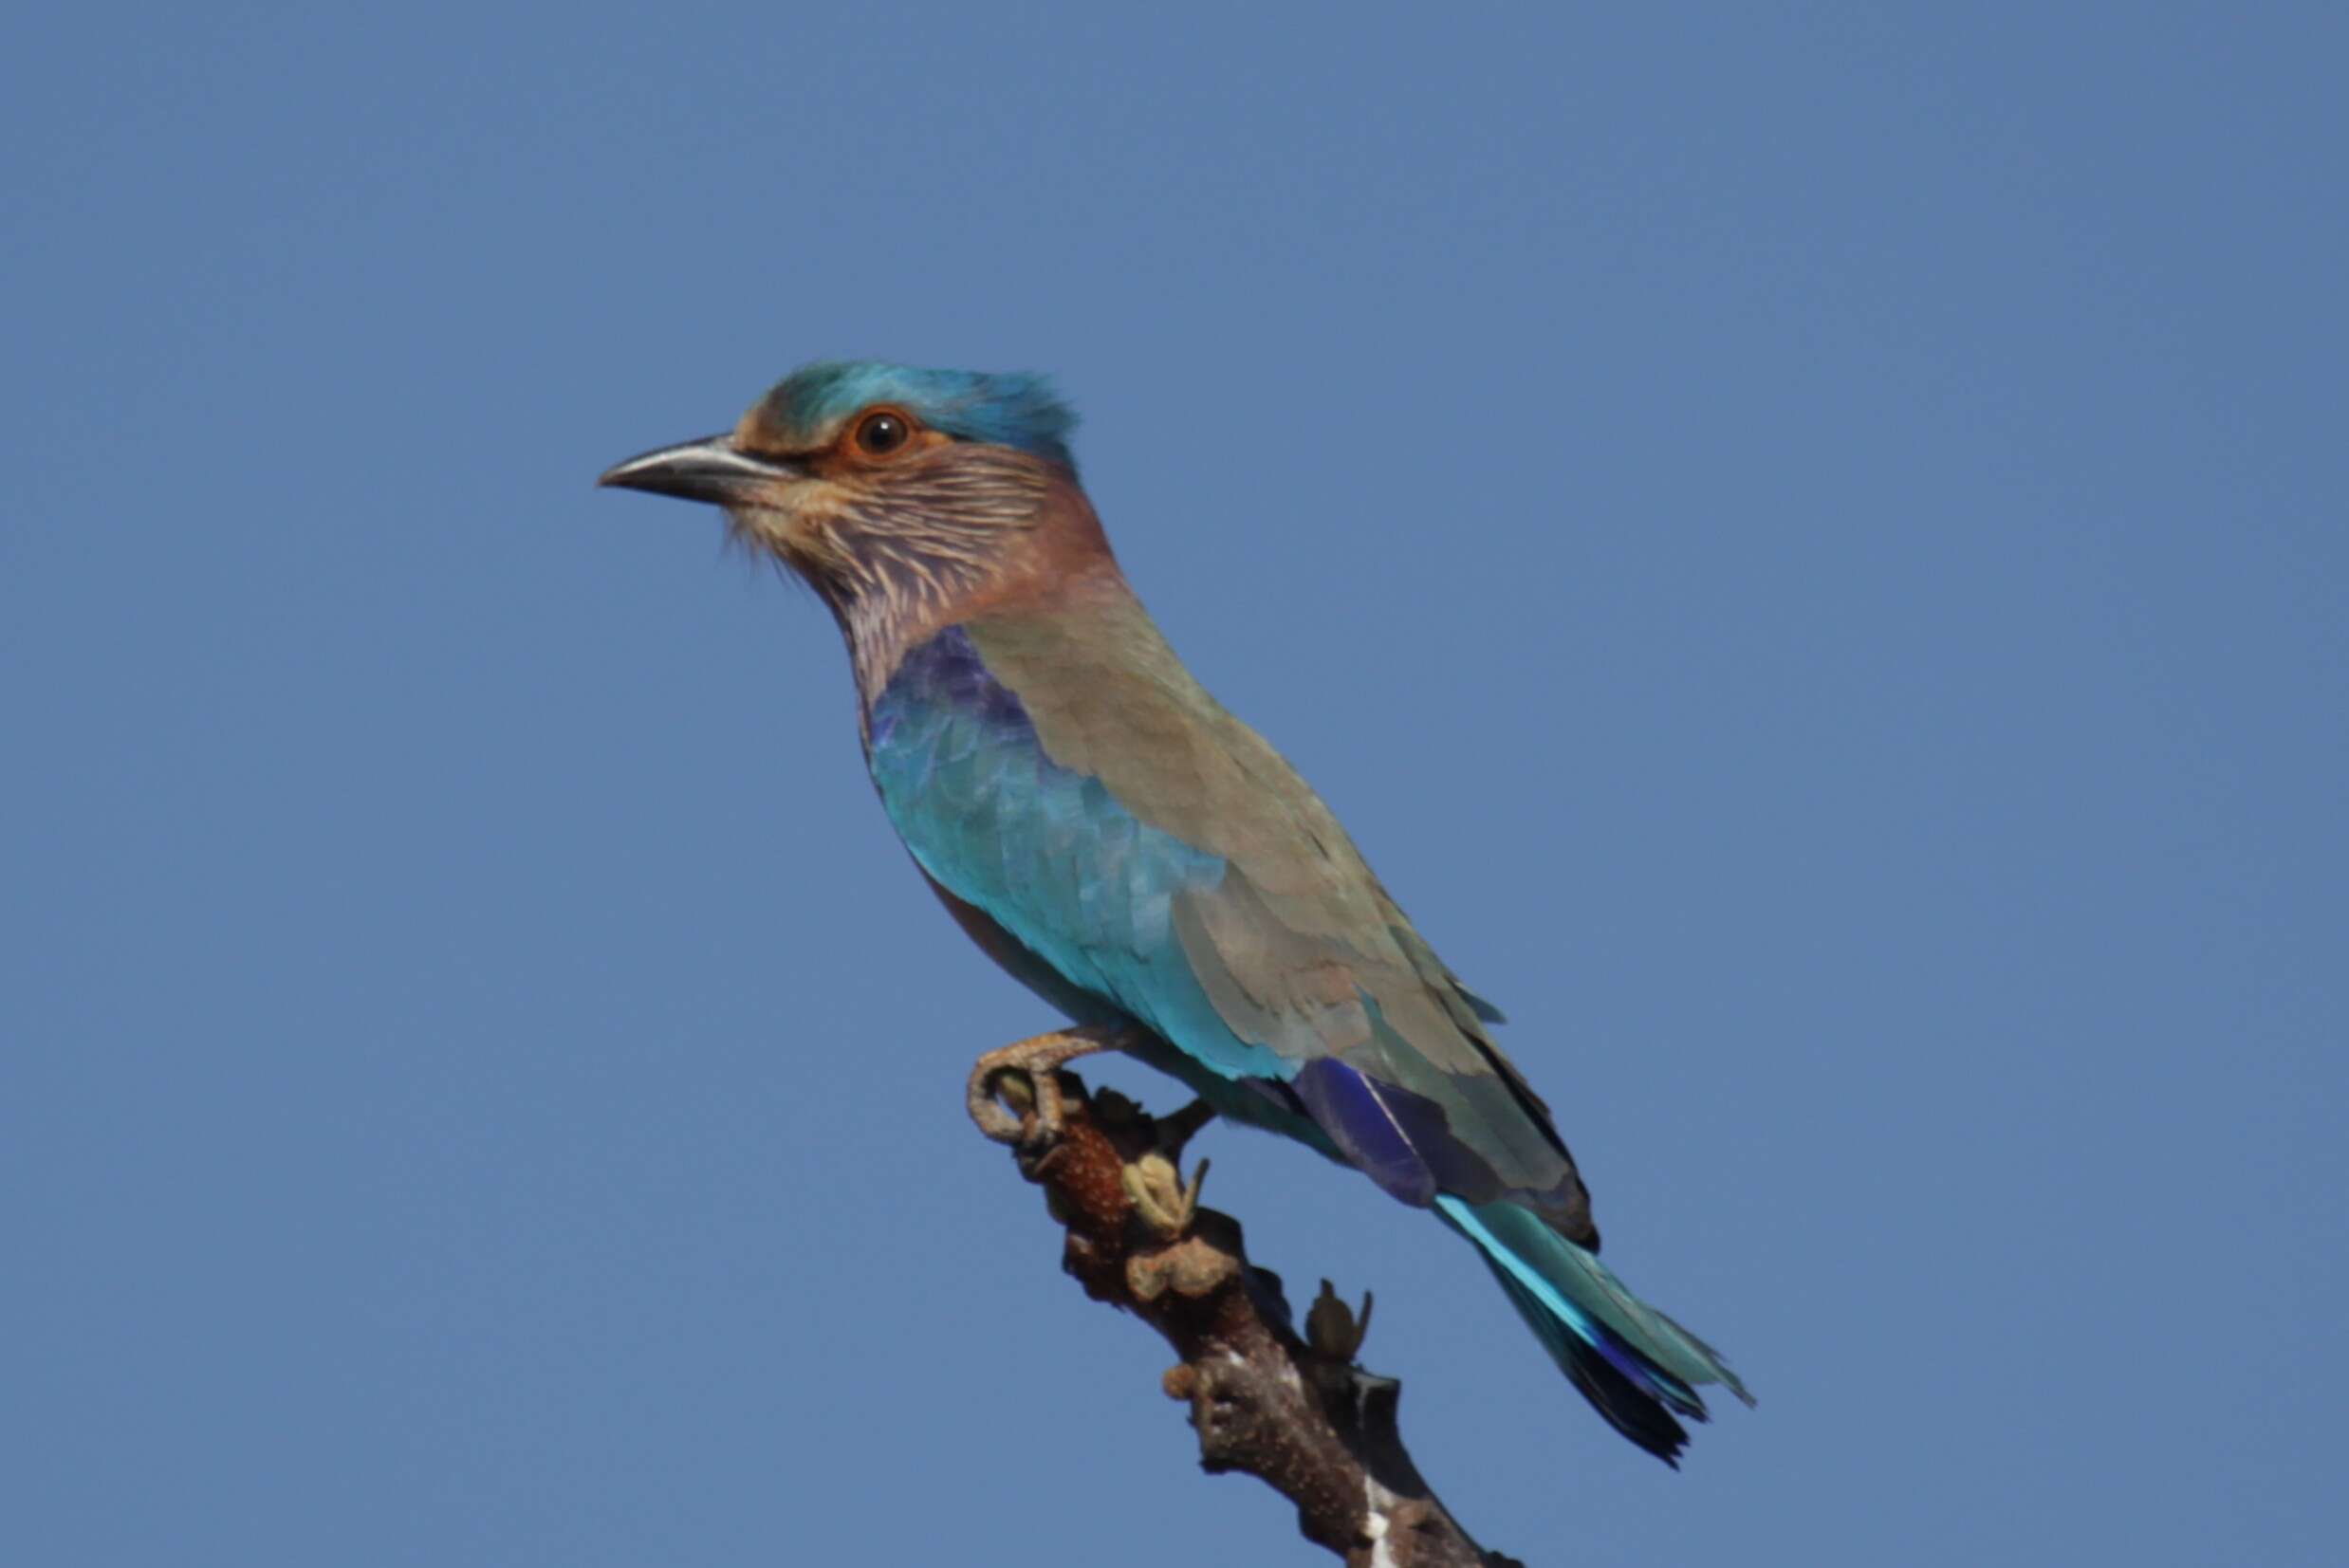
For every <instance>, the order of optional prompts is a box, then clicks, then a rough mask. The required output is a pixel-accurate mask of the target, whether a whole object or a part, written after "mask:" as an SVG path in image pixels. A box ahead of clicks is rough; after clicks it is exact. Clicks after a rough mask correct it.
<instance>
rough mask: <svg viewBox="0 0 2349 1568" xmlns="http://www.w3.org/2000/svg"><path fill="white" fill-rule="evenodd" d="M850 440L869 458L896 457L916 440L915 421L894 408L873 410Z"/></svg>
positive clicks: (868, 413) (867, 413)
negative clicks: (908, 444)
mask: <svg viewBox="0 0 2349 1568" xmlns="http://www.w3.org/2000/svg"><path fill="white" fill-rule="evenodd" d="M849 439H850V440H852V441H854V442H855V443H856V445H857V450H858V451H859V452H862V453H863V454H864V455H865V456H867V457H895V456H896V455H897V453H898V452H903V451H904V450H905V448H906V443H908V442H910V441H912V440H913V439H914V421H913V420H912V419H910V418H908V417H907V416H906V415H902V414H900V413H898V412H897V410H896V409H893V408H877V409H871V410H868V411H866V413H865V414H864V415H863V416H862V417H861V418H860V419H859V420H858V421H857V428H856V432H855V434H852V435H851V436H850V437H849Z"/></svg>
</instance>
